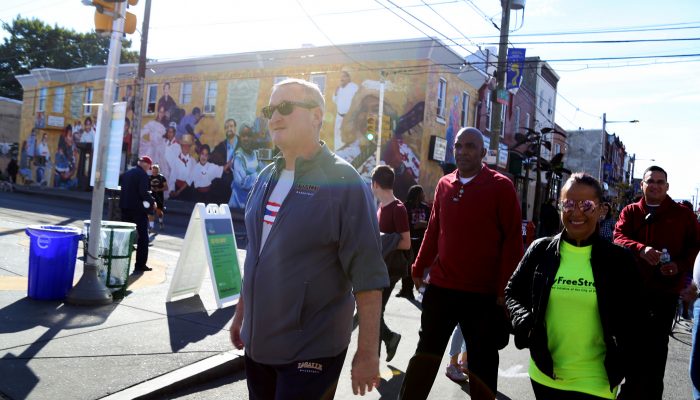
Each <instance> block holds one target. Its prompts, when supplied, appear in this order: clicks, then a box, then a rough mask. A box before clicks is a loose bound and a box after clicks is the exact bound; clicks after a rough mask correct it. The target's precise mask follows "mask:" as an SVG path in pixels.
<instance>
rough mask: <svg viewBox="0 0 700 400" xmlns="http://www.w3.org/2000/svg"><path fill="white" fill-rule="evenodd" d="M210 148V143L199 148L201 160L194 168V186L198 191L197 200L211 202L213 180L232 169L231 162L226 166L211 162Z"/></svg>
mask: <svg viewBox="0 0 700 400" xmlns="http://www.w3.org/2000/svg"><path fill="white" fill-rule="evenodd" d="M210 151H211V150H210V148H209V145H208V144H205V145H202V147H201V148H200V149H199V162H198V163H196V164H195V165H194V168H193V169H192V186H194V190H195V191H196V192H197V194H196V200H197V202H202V203H209V202H210V200H209V199H210V193H211V188H212V182H213V181H214V180H215V179H221V176H222V175H223V173H224V171H228V170H230V169H231V163H230V162H228V163H226V164H225V165H224V166H221V165H216V164H214V163H210V162H209V153H210Z"/></svg>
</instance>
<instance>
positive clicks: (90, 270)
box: [66, 2, 126, 305]
mask: <svg viewBox="0 0 700 400" xmlns="http://www.w3.org/2000/svg"><path fill="white" fill-rule="evenodd" d="M125 13H126V3H125V2H117V3H115V8H114V14H115V15H114V20H113V22H112V32H111V39H110V43H109V58H108V59H107V75H106V77H105V84H104V92H103V97H102V114H101V116H100V130H99V135H100V139H99V146H98V147H99V148H98V149H96V150H97V151H96V152H94V157H95V160H94V162H95V163H96V168H95V187H94V188H93V191H92V208H91V211H90V232H89V235H90V238H89V241H88V250H87V251H86V252H85V264H84V267H83V276H82V277H81V278H80V281H78V283H77V284H76V285H75V287H73V289H71V291H70V292H69V293H68V296H67V297H66V302H68V303H69V304H75V305H103V304H110V303H112V293H111V292H110V291H109V289H107V287H106V286H105V285H104V284H103V283H102V282H101V281H100V280H99V279H98V277H97V266H98V263H99V262H100V260H99V259H98V257H99V250H100V230H101V228H102V211H103V208H104V196H105V175H106V171H107V163H106V162H105V161H106V160H107V148H108V144H109V135H110V130H111V125H112V109H113V99H114V89H115V86H116V79H117V69H118V68H119V59H120V55H121V49H122V35H123V34H124V17H125Z"/></svg>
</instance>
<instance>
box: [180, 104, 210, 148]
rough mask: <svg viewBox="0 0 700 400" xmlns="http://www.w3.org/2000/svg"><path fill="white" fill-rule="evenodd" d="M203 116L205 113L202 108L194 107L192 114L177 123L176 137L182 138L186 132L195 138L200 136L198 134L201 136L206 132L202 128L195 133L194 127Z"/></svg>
mask: <svg viewBox="0 0 700 400" xmlns="http://www.w3.org/2000/svg"><path fill="white" fill-rule="evenodd" d="M203 117H204V114H202V109H201V108H199V107H194V108H193V109H192V112H191V113H190V114H187V115H185V116H184V117H182V119H181V120H180V122H179V123H178V124H177V130H176V131H175V137H176V138H177V140H180V139H181V138H182V136H183V135H185V134H186V133H189V134H190V135H192V136H193V139H194V138H198V136H197V135H199V136H201V135H202V134H203V133H204V132H202V131H201V130H200V131H199V132H197V133H195V131H194V128H195V127H196V126H197V123H198V122H199V121H200V120H201V119H202V118H203Z"/></svg>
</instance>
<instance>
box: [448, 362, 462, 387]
mask: <svg viewBox="0 0 700 400" xmlns="http://www.w3.org/2000/svg"><path fill="white" fill-rule="evenodd" d="M445 376H447V377H448V378H450V380H451V381H452V382H457V383H464V382H466V381H467V376H466V375H464V373H463V372H462V371H461V370H460V368H459V366H457V365H454V364H450V365H448V366H447V369H446V370H445Z"/></svg>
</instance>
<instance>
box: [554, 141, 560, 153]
mask: <svg viewBox="0 0 700 400" xmlns="http://www.w3.org/2000/svg"><path fill="white" fill-rule="evenodd" d="M559 153H561V145H560V144H559V143H554V154H559Z"/></svg>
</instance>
